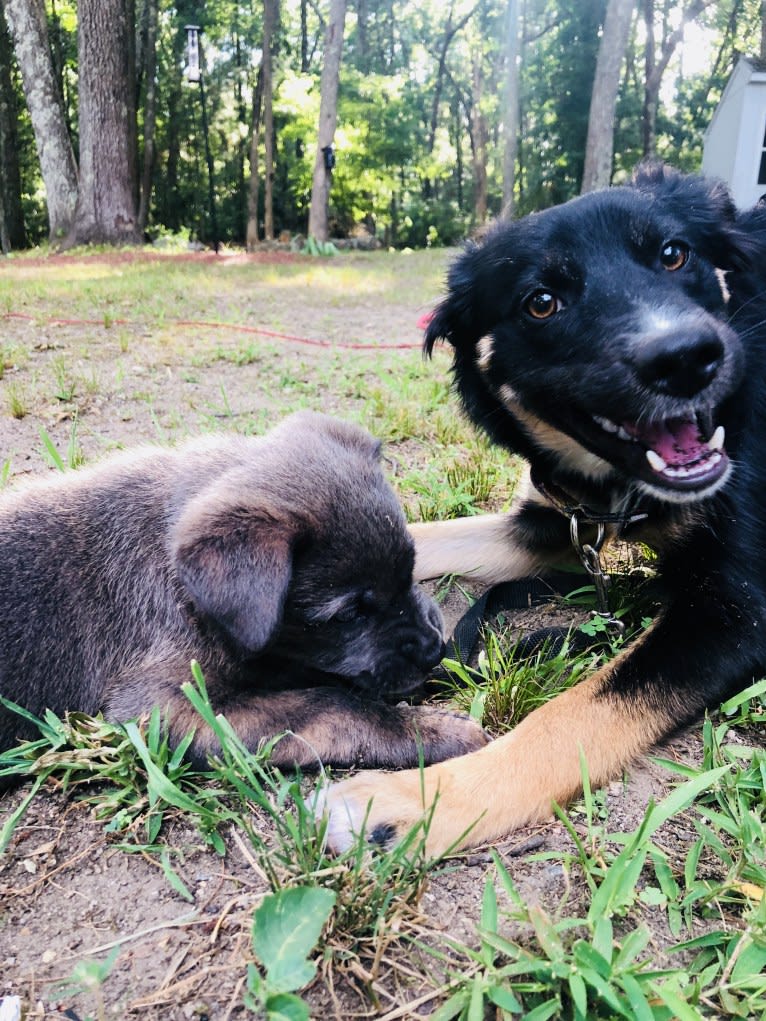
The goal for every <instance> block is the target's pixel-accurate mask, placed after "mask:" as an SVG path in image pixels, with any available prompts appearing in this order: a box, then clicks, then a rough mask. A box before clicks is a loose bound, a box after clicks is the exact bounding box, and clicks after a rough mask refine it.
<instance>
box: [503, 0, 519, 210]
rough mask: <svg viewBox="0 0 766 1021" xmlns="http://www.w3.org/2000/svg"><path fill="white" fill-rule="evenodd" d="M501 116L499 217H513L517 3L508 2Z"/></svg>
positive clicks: (515, 0)
mask: <svg viewBox="0 0 766 1021" xmlns="http://www.w3.org/2000/svg"><path fill="white" fill-rule="evenodd" d="M505 39H506V42H505V59H506V67H505V116H504V119H503V135H504V139H503V216H505V217H508V218H510V217H511V216H513V203H514V199H513V190H514V184H515V183H516V157H517V155H518V151H519V0H508V8H507V11H506V30H505Z"/></svg>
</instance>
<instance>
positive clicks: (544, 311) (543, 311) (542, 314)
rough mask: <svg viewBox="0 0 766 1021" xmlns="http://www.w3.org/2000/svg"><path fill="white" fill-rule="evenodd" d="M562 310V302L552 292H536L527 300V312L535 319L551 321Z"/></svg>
mask: <svg viewBox="0 0 766 1021" xmlns="http://www.w3.org/2000/svg"><path fill="white" fill-rule="evenodd" d="M562 308H563V305H562V303H561V300H560V299H559V298H557V297H556V295H555V294H551V292H550V291H545V290H540V291H535V292H534V294H530V296H529V297H528V298H527V303H526V310H527V312H529V314H530V315H531V316H532V318H533V319H550V317H551V316H554V315H555V314H556V313H557V312H559V311H560V310H561V309H562Z"/></svg>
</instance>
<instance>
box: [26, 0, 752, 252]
mask: <svg viewBox="0 0 766 1021" xmlns="http://www.w3.org/2000/svg"><path fill="white" fill-rule="evenodd" d="M653 6H654V9H655V12H656V19H655V20H656V25H655V34H656V35H657V38H658V43H657V46H658V48H659V45H660V43H659V40H660V39H661V37H662V35H663V33H666V34H667V33H669V32H670V30H671V29H672V28H673V27H674V26H675V24H676V23H677V21H678V20H679V18H680V15H681V10H680V8H681V5H680V4H679V3H678V2H676V0H670V2H667V3H664V4H662V5H659V4H655V5H653ZM301 7H303V18H304V19H305V29H306V31H305V44H304V40H302V36H301V32H302V20H301ZM142 9H143V5H138V9H137V15H138V24H137V29H139V30H140V28H141V24H142V22H141V16H142ZM605 9H606V0H597V2H592V3H587V4H583V3H579V2H577V0H564V2H563V3H558V4H553V3H552V2H551V0H535V2H533V3H528V4H526V5H525V7H524V17H523V25H522V45H521V58H520V101H519V109H520V118H521V119H520V133H519V142H520V149H519V156H518V165H517V174H516V184H517V194H516V200H517V202H516V207H517V209H518V210H519V211H520V212H525V211H529V210H532V209H536V208H540V207H544V206H547V205H550V204H552V203H555V202H559V201H562V200H565V199H568V198H570V197H572V196H573V195H575V194H577V192H578V191H579V187H580V179H581V175H582V168H583V159H584V149H585V140H586V131H587V118H588V110H589V105H590V94H591V88H592V84H593V76H594V71H595V66H596V57H597V52H598V46H599V41H600V38H601V32H602V28H603V21H604V14H605ZM506 10H507V3H506V0H481V2H480V3H478V4H474V5H472V4H470V3H469V2H468V0H459V2H457V3H455V4H449V5H446V4H443V3H439V2H437V0H418V2H417V3H416V4H412V3H405V2H404V0H391V2H390V3H386V4H365V5H362V6H361V7H359V8H358V9H356V8H353V7H352V8H351V9H349V11H348V13H347V17H346V26H345V40H344V53H343V63H342V69H341V84H340V94H339V99H338V128H337V133H336V139H335V142H336V149H337V166H336V168H335V171H334V174H333V182H332V191H331V196H330V223H331V228H332V232H333V234H334V235H335V236H339V237H340V236H345V235H347V234H348V233H350V232H351V231H352V230H354V229H355V228H356V227H357V226H358V225H364V227H365V228H366V229H367V230H370V231H371V232H374V233H375V234H377V236H378V237H379V238H380V239H381V241H382V242H383V243H384V244H386V245H394V246H399V247H401V246H410V247H423V246H427V245H452V244H455V243H457V242H459V241H460V240H461V239H462V238H463V237H465V236H466V235H467V234H469V233H470V231H471V230H472V229H473V228H474V227H475V226H477V223H476V217H475V212H474V199H475V194H474V192H475V174H474V169H473V165H472V159H473V155H474V153H475V151H476V141H477V140H476V137H475V134H474V135H472V131H474V132H475V121H476V114H477V113H478V112H480V113H481V115H482V116H483V118H484V120H485V122H486V125H487V135H488V139H487V141H488V145H487V166H486V172H487V177H488V201H489V208H490V213H491V215H498V214H499V213H500V212H501V202H502V153H503V146H504V131H505V125H506V121H507V114H506V111H505V107H504V90H505V77H506V55H505V51H504V47H505V33H506V27H505V18H506ZM325 17H326V12H324V11H323V9H321V8H320V7H316V6H315V5H312V4H308V5H306V4H303V5H301V4H299V3H298V0H285V2H283V3H282V4H281V7H280V25H279V28H278V32H277V37H276V41H275V51H274V128H275V130H274V143H275V172H274V181H273V184H274V214H275V224H276V229H277V231H280V230H288V231H290V232H293V233H295V232H299V233H301V234H305V233H306V225H307V219H308V207H309V198H310V192H311V182H312V172H313V166H314V153H315V148H314V146H315V138H316V130H317V120H318V112H319V86H320V75H321V63H322V47H323V33H324V18H325ZM642 19H643V11H637V14H636V18H635V22H634V30H633V33H632V37H631V41H630V44H629V48H628V53H627V56H626V61H625V64H624V68H623V74H622V79H621V87H620V95H619V100H618V117H617V126H616V133H615V145H614V151H615V173H616V177H617V178H618V179H620V178H621V177H624V175H625V174H627V173H629V172H630V170H631V169H632V167H633V166H634V165H635V163H636V162H637V161H638V159H640V158H641V156H642V155H643V154H644V153H643V137H642V121H643V119H644V116H645V111H644V79H645V75H646V67H645V60H646V53H645V46H646V32H645V31H644V26H643V24H642ZM187 22H194V23H197V24H199V25H201V28H202V36H201V38H202V46H203V57H204V67H203V73H204V84H205V93H206V100H207V116H208V122H209V127H210V132H209V137H210V145H211V149H212V155H213V162H214V190H215V198H216V219H217V221H218V228H219V233H220V236H221V238H222V239H224V240H226V241H231V242H235V243H241V242H242V241H243V240H244V237H245V230H246V221H247V203H248V196H247V191H248V176H249V158H250V138H251V132H252V111H253V97H254V93H255V88H256V81H257V75H258V64H257V61H258V59H259V57H258V56H257V55H256V51H258V50H259V49H260V47H261V45H262V30H263V26H262V10H261V7H260V6H258V5H256V6H255V7H253V6H252V5H251V6H248V5H244V4H241V3H234V2H232V0H215V2H211V3H207V4H205V5H200V4H198V3H191V2H189V0H183V2H175V3H169V2H167V0H161V2H160V18H159V38H158V43H157V51H156V52H157V64H158V66H157V79H158V90H157V95H158V97H159V102H158V108H157V111H156V138H155V144H156V150H157V158H156V160H155V166H154V175H153V195H152V204H151V210H150V222H149V228H148V231H149V235H150V237H152V238H153V239H159V238H164V237H166V236H167V235H168V234H169V235H170V236H179V235H188V236H190V237H191V238H192V239H195V240H196V239H201V240H202V241H204V242H209V241H210V240H212V224H211V222H210V214H209V209H208V200H207V188H208V184H207V166H206V161H205V155H204V141H203V138H202V125H201V105H200V98H201V97H200V90H199V87H198V86H197V85H194V84H190V83H189V82H187V81H186V80H185V78H184V65H185V45H186V33H185V30H184V26H185V24H186V23H187ZM456 25H457V26H459V28H458V30H457V31H455V26H456ZM695 25H696V26H697V27H699V28H700V29H702V30H703V31H704V32H706V33H707V34H706V36H705V39H706V46H707V49H708V51H709V55H710V57H709V66H708V67H706V68H704V70H702V71H698V72H695V73H693V74H690V73H688V72H687V73H682V68H683V63H682V62H680V61H679V60H678V59H674V60H673V61H671V64H670V66H669V68H668V70H667V71H666V72H665V76H664V79H663V89H662V93H661V100H660V107H659V111H658V117H657V133H658V134H657V152H658V153H659V155H661V156H662V157H664V158H667V159H669V160H670V161H672V162H674V163H677V164H679V165H680V166H682V167H684V168H686V169H698V167H699V161H700V154H701V143H702V135H703V132H704V130H705V128H706V127H707V124H708V123H709V119H710V114H711V111H712V109H713V108H714V104H715V102H716V101H717V99H718V98H719V96H720V94H721V91H722V88H723V86H724V84H725V82H726V80H727V78H728V75H729V74H730V72H731V69H732V67H733V63H734V60H735V59H736V55H737V54H738V53H742V52H744V53H749V52H751V51H752V39H753V38H757V37H758V33H759V31H760V7H759V4H758V3H757V2H756V0H736V2H735V0H727V2H726V3H721V4H707V5H705V8H704V10H703V11H702V12H701V13H700V14H698V15H697V17H696V19H695ZM49 31H50V35H51V45H52V50H53V56H54V65H55V68H56V73H57V75H58V78H59V84H60V88H61V92H62V95H63V96H64V101H65V107H66V116H67V123H68V125H69V127H70V129H71V132H72V135H73V138H74V140H75V149H76V136H77V131H78V95H77V18H76V5H75V4H74V3H72V2H70V0H63V2H62V3H56V5H55V6H52V7H50V10H49ZM447 37H448V39H449V45H448V46H447V47H446V50H444V53H445V59H444V63H443V65H440V56H441V54H442V50H443V44H444V40H445V38H447ZM138 38H139V40H140V39H141V38H142V36H141V32H140V31H138ZM137 56H138V64H137V95H138V128H139V132H138V134H139V140H141V138H142V134H143V130H144V127H145V115H146V109H145V104H146V76H145V65H144V63H143V59H142V57H143V54H142V52H141V50H140V47H139V51H138V54H137ZM474 69H477V70H479V69H480V72H481V74H480V78H481V88H480V89H479V85H478V82H479V78H478V77H477V76H476V75H474ZM10 98H12V100H13V104H12V105H13V106H14V107H17V108H18V115H17V125H16V127H17V136H18V140H17V145H16V148H17V151H18V156H19V162H20V166H21V177H22V194H21V196H20V197H19V198H20V201H21V203H22V205H23V208H24V216H25V220H26V228H27V234H28V236H29V237H30V238H31V239H32V241H33V242H39V241H41V240H42V239H43V238H44V237H45V234H46V231H47V224H46V216H45V202H44V191H43V189H42V186H41V181H40V172H39V167H38V162H37V156H36V150H35V144H34V138H33V133H32V128H31V123H30V119H29V115H28V113H27V110H26V106H25V102H24V96H23V90H22V88H21V81H20V78H19V76H18V74H17V73H15V72H14V77H13V96H12V97H10ZM262 148H263V146H262V143H261V157H260V160H261V172H262V171H263V152H262ZM261 190H262V189H261ZM262 221H263V196H262V195H261V197H260V210H259V223H260V224H261V230H262Z"/></svg>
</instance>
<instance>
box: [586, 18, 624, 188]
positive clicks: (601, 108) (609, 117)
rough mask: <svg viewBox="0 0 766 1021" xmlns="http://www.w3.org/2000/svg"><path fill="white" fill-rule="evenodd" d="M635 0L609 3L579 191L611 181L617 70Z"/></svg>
mask: <svg viewBox="0 0 766 1021" xmlns="http://www.w3.org/2000/svg"><path fill="white" fill-rule="evenodd" d="M634 2H635V0H609V3H608V4H607V8H606V18H605V19H604V31H603V34H602V36H601V43H600V44H599V48H598V60H597V61H596V75H595V77H594V79H593V92H592V93H591V100H590V113H589V114H588V140H587V142H586V145H585V166H584V169H583V177H582V188H581V191H582V192H583V193H585V192H586V191H596V189H598V188H608V187H609V184H610V182H611V180H612V158H613V156H614V120H615V112H616V108H617V94H618V92H619V88H620V70H621V68H622V60H623V57H624V55H625V47H626V46H627V45H628V36H629V34H630V26H631V22H632V20H633V6H634Z"/></svg>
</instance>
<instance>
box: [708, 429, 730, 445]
mask: <svg viewBox="0 0 766 1021" xmlns="http://www.w3.org/2000/svg"><path fill="white" fill-rule="evenodd" d="M725 439H726V430H725V429H724V427H723V426H722V425H719V426H718V428H717V429H716V431H715V432H714V433H713V435H712V436H711V437H710V439H709V440H708V441H707V445H708V446H709V447H710V449H711V450H723V444H724V440H725Z"/></svg>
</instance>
